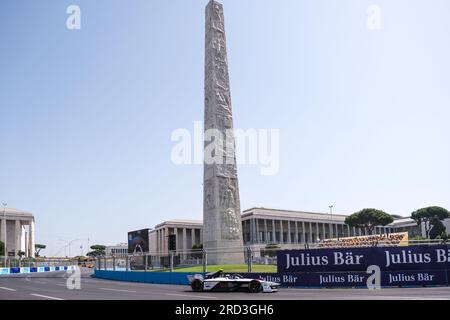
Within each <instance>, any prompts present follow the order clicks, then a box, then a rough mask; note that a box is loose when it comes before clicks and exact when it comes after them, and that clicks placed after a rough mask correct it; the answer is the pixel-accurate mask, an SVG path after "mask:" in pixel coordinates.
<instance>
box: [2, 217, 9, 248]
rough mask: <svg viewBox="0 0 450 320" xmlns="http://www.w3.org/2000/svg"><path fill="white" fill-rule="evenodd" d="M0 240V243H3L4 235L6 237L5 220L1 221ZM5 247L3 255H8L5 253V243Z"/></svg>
mask: <svg viewBox="0 0 450 320" xmlns="http://www.w3.org/2000/svg"><path fill="white" fill-rule="evenodd" d="M0 233H1V239H0V241H2V242H5V235H6V219H2V227H1V232H0ZM4 245H5V255H8V253H7V252H6V249H7V246H6V243H5V244H4Z"/></svg>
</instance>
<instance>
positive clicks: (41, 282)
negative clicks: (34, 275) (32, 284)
mask: <svg viewBox="0 0 450 320" xmlns="http://www.w3.org/2000/svg"><path fill="white" fill-rule="evenodd" d="M36 283H39V284H47V282H44V281H36Z"/></svg>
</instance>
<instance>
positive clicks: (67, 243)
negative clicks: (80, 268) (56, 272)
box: [60, 239, 80, 258]
mask: <svg viewBox="0 0 450 320" xmlns="http://www.w3.org/2000/svg"><path fill="white" fill-rule="evenodd" d="M79 240H80V239H74V240H70V241H67V240H63V239H60V241H64V242H65V243H66V246H65V247H64V249H65V248H67V246H68V247H69V255H68V257H69V258H70V247H71V245H72V243H74V242H75V241H79Z"/></svg>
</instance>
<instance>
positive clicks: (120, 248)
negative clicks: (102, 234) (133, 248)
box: [105, 243, 128, 256]
mask: <svg viewBox="0 0 450 320" xmlns="http://www.w3.org/2000/svg"><path fill="white" fill-rule="evenodd" d="M105 253H106V256H125V255H127V254H128V244H126V243H119V244H117V245H115V246H107V247H106V248H105Z"/></svg>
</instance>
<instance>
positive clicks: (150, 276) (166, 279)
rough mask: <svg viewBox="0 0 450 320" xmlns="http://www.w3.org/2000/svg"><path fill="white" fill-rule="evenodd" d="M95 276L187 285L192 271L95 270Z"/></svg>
mask: <svg viewBox="0 0 450 320" xmlns="http://www.w3.org/2000/svg"><path fill="white" fill-rule="evenodd" d="M94 274H95V277H97V278H102V279H109V280H118V281H129V282H145V283H159V284H180V285H189V280H188V278H187V276H188V275H193V274H195V273H192V272H136V271H109V270H95V273H94Z"/></svg>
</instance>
